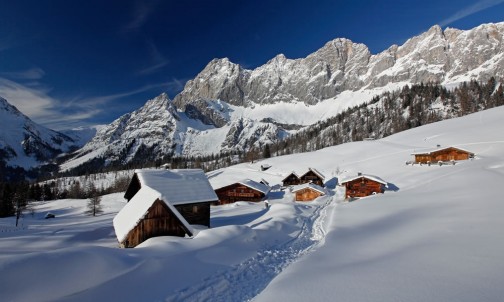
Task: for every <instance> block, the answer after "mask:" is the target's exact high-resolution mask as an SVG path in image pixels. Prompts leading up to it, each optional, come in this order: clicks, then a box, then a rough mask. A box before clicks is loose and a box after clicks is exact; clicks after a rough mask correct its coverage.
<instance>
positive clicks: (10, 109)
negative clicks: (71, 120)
mask: <svg viewBox="0 0 504 302" xmlns="http://www.w3.org/2000/svg"><path fill="white" fill-rule="evenodd" d="M0 127H1V129H2V130H1V131H0V161H1V160H3V161H5V162H6V164H7V165H8V166H11V167H21V168H25V169H29V168H32V167H36V166H39V165H41V164H43V163H46V162H47V161H50V160H52V159H53V158H54V157H55V156H56V155H58V154H60V153H62V152H68V151H69V150H71V149H72V148H74V149H76V148H77V143H76V142H75V141H74V139H72V138H70V137H69V136H67V135H65V134H62V133H59V132H56V131H53V130H50V129H47V128H45V127H43V126H41V125H38V124H36V123H35V122H33V121H32V120H30V119H29V118H28V117H27V116H26V115H24V114H23V113H21V112H20V111H19V110H18V109H17V108H16V107H14V106H12V105H11V104H9V103H8V102H7V100H5V99H3V98H2V97H0Z"/></svg>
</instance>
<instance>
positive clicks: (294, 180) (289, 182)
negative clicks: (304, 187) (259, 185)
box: [283, 174, 301, 187]
mask: <svg viewBox="0 0 504 302" xmlns="http://www.w3.org/2000/svg"><path fill="white" fill-rule="evenodd" d="M300 183H301V180H300V179H299V177H297V176H296V175H294V174H291V175H289V176H287V177H286V178H285V179H284V180H283V186H284V187H287V186H296V185H299V184H300Z"/></svg>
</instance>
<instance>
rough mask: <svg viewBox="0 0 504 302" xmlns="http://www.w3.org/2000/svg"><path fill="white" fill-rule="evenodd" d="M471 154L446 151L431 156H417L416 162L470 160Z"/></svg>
mask: <svg viewBox="0 0 504 302" xmlns="http://www.w3.org/2000/svg"><path fill="white" fill-rule="evenodd" d="M470 156H471V154H470V153H468V152H464V151H462V150H457V149H451V148H449V149H445V150H440V151H437V152H433V153H431V154H416V155H415V161H416V162H418V163H427V162H431V163H435V162H438V161H450V160H468V159H469V158H470Z"/></svg>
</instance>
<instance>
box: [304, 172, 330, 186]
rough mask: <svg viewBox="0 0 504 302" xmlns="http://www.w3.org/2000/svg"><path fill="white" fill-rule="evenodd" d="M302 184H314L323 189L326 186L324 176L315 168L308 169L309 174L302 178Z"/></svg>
mask: <svg viewBox="0 0 504 302" xmlns="http://www.w3.org/2000/svg"><path fill="white" fill-rule="evenodd" d="M299 179H300V180H301V183H302V184H303V183H313V184H316V185H319V186H321V187H323V186H324V179H325V177H324V175H322V173H320V172H319V171H317V170H316V169H314V168H308V172H306V173H305V174H303V175H302V176H301V177H300V178H299Z"/></svg>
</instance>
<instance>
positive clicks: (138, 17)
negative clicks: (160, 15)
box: [125, 1, 157, 31]
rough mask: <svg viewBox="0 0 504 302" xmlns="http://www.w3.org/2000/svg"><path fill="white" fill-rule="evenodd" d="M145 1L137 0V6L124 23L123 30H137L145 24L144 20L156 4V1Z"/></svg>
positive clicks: (145, 20)
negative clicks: (127, 21) (130, 18)
mask: <svg viewBox="0 0 504 302" xmlns="http://www.w3.org/2000/svg"><path fill="white" fill-rule="evenodd" d="M147 2H148V1H147ZM147 2H146V1H140V2H138V4H137V7H136V8H135V10H134V12H133V14H134V15H133V19H132V20H131V21H130V22H129V23H128V24H127V25H126V27H125V30H127V31H131V30H139V29H140V28H141V27H142V26H143V25H144V24H145V22H147V20H148V18H149V16H150V15H151V14H152V12H153V11H154V8H155V7H156V4H157V3H156V2H152V1H150V2H149V3H147Z"/></svg>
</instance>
